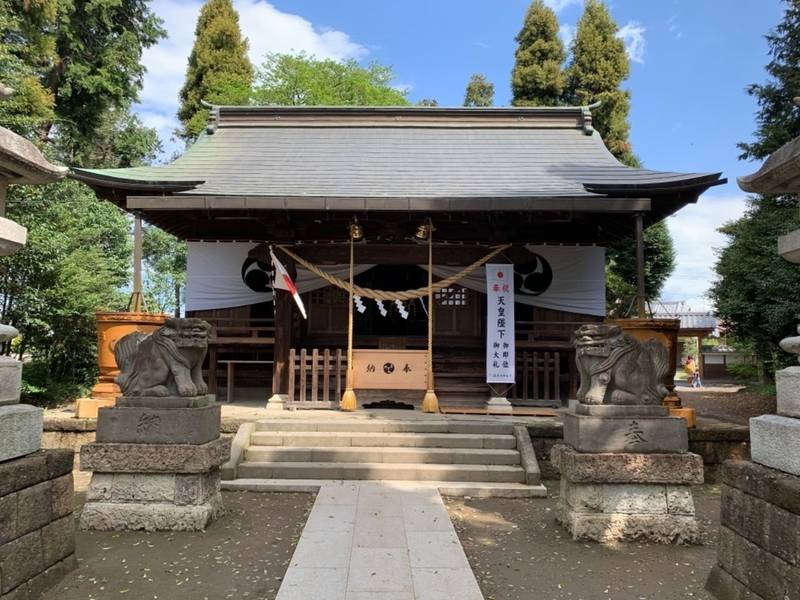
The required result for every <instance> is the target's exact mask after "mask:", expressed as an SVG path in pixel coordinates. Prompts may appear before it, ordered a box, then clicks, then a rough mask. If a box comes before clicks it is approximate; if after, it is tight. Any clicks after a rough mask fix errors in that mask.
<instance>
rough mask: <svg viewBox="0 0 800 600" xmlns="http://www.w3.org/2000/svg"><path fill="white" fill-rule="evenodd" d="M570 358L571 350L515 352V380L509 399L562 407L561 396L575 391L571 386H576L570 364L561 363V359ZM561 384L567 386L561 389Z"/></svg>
mask: <svg viewBox="0 0 800 600" xmlns="http://www.w3.org/2000/svg"><path fill="white" fill-rule="evenodd" d="M570 357H571V356H570V353H562V352H538V351H535V350H534V351H530V350H523V351H522V352H519V351H518V352H517V383H516V385H515V386H514V387H513V388H512V390H511V398H510V400H512V401H514V400H518V401H520V403H522V404H546V405H551V406H556V407H558V406H561V399H562V397H564V396H565V395H570V394H574V390H573V389H572V388H574V387H575V385H576V384H575V375H576V373H575V369H574V368H573V366H572V364H571V363H570V365H569V366H568V367H567V368H565V365H562V359H567V360H569V358H570ZM563 376H566V377H563ZM562 385H563V386H564V387H565V388H566V389H562ZM565 391H566V394H565V393H564V392H565Z"/></svg>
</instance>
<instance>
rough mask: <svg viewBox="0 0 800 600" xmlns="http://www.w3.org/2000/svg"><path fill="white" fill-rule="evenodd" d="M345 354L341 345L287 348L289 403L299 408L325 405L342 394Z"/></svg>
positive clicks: (336, 399)
mask: <svg viewBox="0 0 800 600" xmlns="http://www.w3.org/2000/svg"><path fill="white" fill-rule="evenodd" d="M346 369H347V358H346V357H345V356H344V354H343V353H342V350H341V348H337V349H336V350H329V349H327V348H326V349H324V350H322V351H320V350H319V349H317V348H314V349H313V350H311V352H309V351H307V350H306V349H302V350H300V351H299V352H298V351H297V350H295V349H294V348H292V349H291V350H289V390H288V391H289V403H290V404H294V405H295V406H298V407H301V408H318V407H319V408H328V407H332V406H335V405H338V403H339V399H340V398H341V397H342V390H343V386H344V383H345V375H346Z"/></svg>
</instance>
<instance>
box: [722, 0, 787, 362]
mask: <svg viewBox="0 0 800 600" xmlns="http://www.w3.org/2000/svg"><path fill="white" fill-rule="evenodd" d="M766 39H767V43H768V45H769V55H770V57H771V60H770V62H769V64H767V66H766V71H767V75H768V79H767V82H766V83H762V84H754V85H752V86H750V87H749V88H748V90H747V92H748V93H749V94H750V95H751V96H754V97H755V98H756V101H757V104H758V111H757V113H756V123H757V130H756V132H755V139H754V140H753V141H751V142H744V143H741V144H739V148H740V149H741V150H742V156H741V158H743V159H764V158H766V157H767V156H768V155H769V154H770V153H772V152H774V151H775V150H777V149H778V148H780V147H781V145H783V144H784V143H786V142H788V141H790V140H792V139H794V138H795V137H797V136H799V135H800V109H799V108H798V107H797V106H795V105H794V103H793V102H792V99H793V98H794V97H796V96H800V70H799V69H798V65H800V1H798V0H792V1H790V2H788V3H787V7H786V11H785V12H784V16H783V19H782V21H781V22H780V23H779V24H778V26H777V27H776V28H775V29H774V30H773V31H771V32H770V33H769V34H768V35H767V36H766ZM753 169H755V167H753ZM798 227H800V217H799V216H798V211H797V200H796V198H795V197H794V196H779V197H768V196H757V197H753V198H750V199H749V200H748V208H747V210H746V212H745V214H744V216H742V217H741V218H740V219H738V220H736V221H733V222H731V223H726V224H725V225H724V226H723V227H722V228H721V229H720V231H721V232H722V233H724V234H725V235H726V236H727V237H728V240H729V243H728V245H727V246H726V247H725V248H723V249H722V250H721V251H719V258H718V260H717V264H716V272H717V276H718V279H717V281H716V282H715V283H714V285H713V287H712V288H711V291H710V293H709V295H710V296H711V298H712V300H713V301H714V305H715V307H716V311H717V314H718V315H719V317H720V318H721V319H722V321H723V323H724V324H725V327H726V328H727V329H728V330H729V331H730V332H731V333H733V334H734V335H735V336H737V337H738V338H740V339H742V340H743V341H745V342H747V343H748V345H749V346H751V347H753V348H754V350H755V352H756V354H757V356H758V357H759V359H760V360H761V361H765V362H766V363H767V364H766V366H767V368H768V369H767V370H772V368H776V367H778V366H781V365H783V364H788V363H789V362H790V361H791V357H790V356H789V355H788V354H786V353H784V352H782V351H780V349H779V348H778V346H777V344H778V342H779V341H780V340H781V339H782V338H784V337H786V336H788V335H794V334H795V328H796V324H797V319H798V316H800V301H798V297H797V290H798V289H800V268H798V267H797V265H793V264H791V263H789V262H787V261H785V260H783V259H782V258H780V257H779V256H778V255H777V253H776V248H777V238H778V236H780V235H782V234H785V233H788V232H789V231H791V230H793V229H796V228H798Z"/></svg>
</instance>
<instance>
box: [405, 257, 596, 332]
mask: <svg viewBox="0 0 800 600" xmlns="http://www.w3.org/2000/svg"><path fill="white" fill-rule="evenodd" d="M525 248H526V249H527V250H528V251H529V252H531V253H532V254H531V261H530V262H529V263H527V264H528V265H529V266H531V267H532V268H533V269H534V271H535V272H536V273H539V274H542V273H543V272H547V271H548V266H549V272H551V273H552V280H551V281H550V283H549V285H547V286H546V287H545V289H543V291H539V289H540V288H539V289H535V290H534V291H535V292H539V293H538V294H534V293H524V292H520V291H517V293H516V294H515V296H514V301H515V302H518V303H520V304H528V305H530V306H538V307H540V308H549V309H554V310H563V311H567V312H573V313H579V314H584V315H597V316H601V317H602V316H605V314H606V285H605V248H600V247H597V246H534V245H528V246H526V247H525ZM535 255H538V256H539V257H541V258H543V259H544V260H545V261H546V265H547V266H545V265H544V264H542V263H541V262H537V258H536V256H535ZM435 259H436V257H435V256H434V260H435ZM419 267H420V268H422V269H425V270H426V271H427V265H419ZM521 267H523V265H519V264H518V265H514V271H515V274H525V273H520V270H521ZM462 269H463V267H449V266H440V265H434V266H433V274H434V275H436V276H437V277H441V278H445V277H449V276H451V275H455V274H456V273H458V272H459V271H461V270H462ZM458 283H459V285H462V286H463V287H465V288H468V289H470V290H475V291H477V292H481V293H482V294H485V293H486V268H485V267H480V268H478V269H476V270H475V271H473V272H472V273H470V274H469V275H467V276H466V277H464V278H463V279H461V280H460V281H459V282H458ZM542 287H544V286H542Z"/></svg>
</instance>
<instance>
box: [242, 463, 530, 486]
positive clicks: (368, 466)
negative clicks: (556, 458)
mask: <svg viewBox="0 0 800 600" xmlns="http://www.w3.org/2000/svg"><path fill="white" fill-rule="evenodd" d="M237 474H238V477H239V478H244V479H358V480H364V479H375V480H410V481H426V480H427V481H468V482H490V483H496V482H503V483H519V482H524V481H525V471H524V470H523V469H522V467H518V466H510V465H441V464H414V463H331V462H249V461H245V462H243V463H242V464H240V465H239V468H238V471H237Z"/></svg>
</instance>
